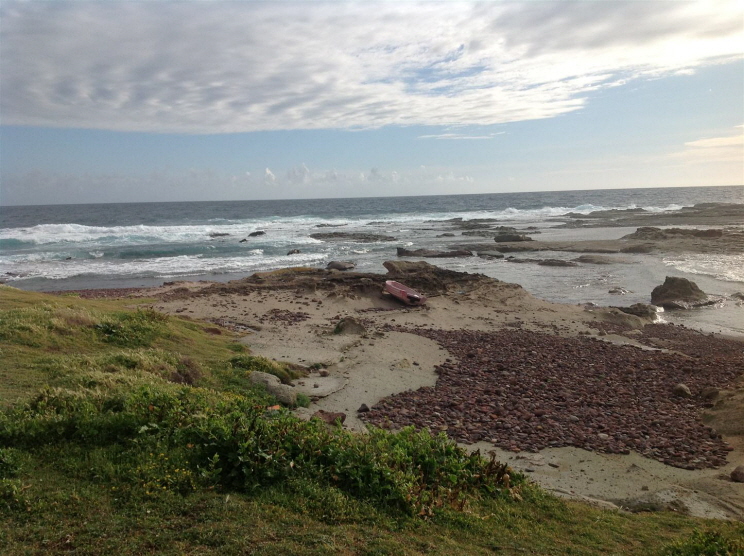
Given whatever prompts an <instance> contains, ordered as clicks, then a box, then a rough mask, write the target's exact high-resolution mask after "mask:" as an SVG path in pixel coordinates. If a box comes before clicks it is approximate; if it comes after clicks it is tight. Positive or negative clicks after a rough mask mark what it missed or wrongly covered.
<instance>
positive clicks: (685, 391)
mask: <svg viewBox="0 0 744 556" xmlns="http://www.w3.org/2000/svg"><path fill="white" fill-rule="evenodd" d="M672 394H674V395H675V396H677V397H678V398H691V397H692V392H690V388H689V387H688V386H687V385H686V384H682V383H681V382H680V383H679V384H677V386H675V387H674V388H672Z"/></svg>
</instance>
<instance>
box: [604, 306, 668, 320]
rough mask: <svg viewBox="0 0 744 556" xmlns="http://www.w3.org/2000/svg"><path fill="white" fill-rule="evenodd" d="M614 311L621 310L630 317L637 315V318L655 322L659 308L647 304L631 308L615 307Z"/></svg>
mask: <svg viewBox="0 0 744 556" xmlns="http://www.w3.org/2000/svg"><path fill="white" fill-rule="evenodd" d="M613 309H620V310H621V311H622V312H623V313H627V314H628V315H635V316H636V317H641V318H642V319H649V320H655V319H656V313H657V307H656V306H655V305H647V304H646V303H634V304H633V305H631V306H630V307H613Z"/></svg>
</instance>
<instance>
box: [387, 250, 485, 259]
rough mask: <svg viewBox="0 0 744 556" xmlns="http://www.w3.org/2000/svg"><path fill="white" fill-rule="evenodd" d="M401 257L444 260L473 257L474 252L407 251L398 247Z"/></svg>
mask: <svg viewBox="0 0 744 556" xmlns="http://www.w3.org/2000/svg"><path fill="white" fill-rule="evenodd" d="M398 256H399V257H426V258H431V257H434V258H444V257H472V256H473V252H472V251H467V250H465V249H457V250H455V251H435V250H433V249H406V248H405V247H398Z"/></svg>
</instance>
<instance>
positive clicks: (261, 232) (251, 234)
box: [248, 230, 266, 237]
mask: <svg viewBox="0 0 744 556" xmlns="http://www.w3.org/2000/svg"><path fill="white" fill-rule="evenodd" d="M263 235H266V232H264V231H263V230H256V231H255V232H251V233H250V234H248V237H257V236H263Z"/></svg>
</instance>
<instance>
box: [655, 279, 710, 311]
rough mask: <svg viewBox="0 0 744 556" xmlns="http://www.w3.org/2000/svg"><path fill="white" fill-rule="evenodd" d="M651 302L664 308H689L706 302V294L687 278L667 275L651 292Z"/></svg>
mask: <svg viewBox="0 0 744 556" xmlns="http://www.w3.org/2000/svg"><path fill="white" fill-rule="evenodd" d="M651 303H653V304H654V305H658V306H659V307H664V309H689V308H691V307H699V306H702V305H707V304H708V296H707V295H706V294H705V292H703V290H701V289H700V288H699V287H698V285H697V284H696V283H695V282H692V281H690V280H688V279H687V278H679V277H676V276H667V277H666V279H665V280H664V283H663V284H662V285H660V286H656V287H655V288H654V289H653V291H652V292H651Z"/></svg>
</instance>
